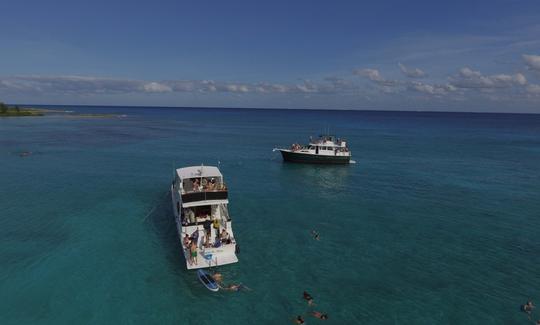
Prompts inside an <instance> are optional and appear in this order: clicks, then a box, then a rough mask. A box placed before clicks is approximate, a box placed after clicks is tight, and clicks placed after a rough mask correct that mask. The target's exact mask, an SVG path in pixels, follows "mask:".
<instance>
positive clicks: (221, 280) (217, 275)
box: [212, 272, 223, 283]
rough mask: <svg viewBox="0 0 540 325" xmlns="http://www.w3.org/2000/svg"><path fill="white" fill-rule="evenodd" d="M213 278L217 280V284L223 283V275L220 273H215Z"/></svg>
mask: <svg viewBox="0 0 540 325" xmlns="http://www.w3.org/2000/svg"><path fill="white" fill-rule="evenodd" d="M212 277H213V278H214V280H216V282H218V283H220V282H223V275H222V274H221V273H218V272H215V273H214V274H213V275H212Z"/></svg>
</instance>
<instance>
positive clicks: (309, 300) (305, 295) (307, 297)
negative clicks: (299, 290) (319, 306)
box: [304, 291, 313, 306]
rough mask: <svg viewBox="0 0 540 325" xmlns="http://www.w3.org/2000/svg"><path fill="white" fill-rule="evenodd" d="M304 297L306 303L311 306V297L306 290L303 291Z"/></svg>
mask: <svg viewBox="0 0 540 325" xmlns="http://www.w3.org/2000/svg"><path fill="white" fill-rule="evenodd" d="M304 299H306V300H307V304H308V305H309V306H313V297H312V296H311V295H310V294H309V293H307V292H306V291H304Z"/></svg>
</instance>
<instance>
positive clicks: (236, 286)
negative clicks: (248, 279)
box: [221, 283, 251, 291]
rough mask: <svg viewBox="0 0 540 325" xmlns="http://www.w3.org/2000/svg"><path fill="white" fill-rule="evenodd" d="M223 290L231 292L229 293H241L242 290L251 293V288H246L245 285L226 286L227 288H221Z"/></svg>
mask: <svg viewBox="0 0 540 325" xmlns="http://www.w3.org/2000/svg"><path fill="white" fill-rule="evenodd" d="M221 289H223V290H229V291H240V290H248V291H251V289H250V288H248V287H246V286H245V285H243V284H242V283H239V284H229V285H228V286H226V287H221Z"/></svg>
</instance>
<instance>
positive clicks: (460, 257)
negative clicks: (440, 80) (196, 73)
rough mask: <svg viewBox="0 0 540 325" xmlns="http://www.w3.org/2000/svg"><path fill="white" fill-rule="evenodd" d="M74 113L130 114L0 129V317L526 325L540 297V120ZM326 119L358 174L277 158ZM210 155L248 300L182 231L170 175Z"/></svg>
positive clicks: (127, 110)
mask: <svg viewBox="0 0 540 325" xmlns="http://www.w3.org/2000/svg"><path fill="white" fill-rule="evenodd" d="M68 109H72V110H75V111H77V112H90V113H117V114H127V117H124V118H110V119H108V118H107V119H101V118H67V117H64V116H45V117H36V118H30V117H25V118H4V119H0V207H1V210H0V211H1V212H0V323H1V324H30V323H40V324H73V323H77V324H227V323H228V324H291V323H292V322H291V320H292V318H293V317H295V316H296V315H298V314H304V315H305V314H306V313H307V312H308V311H310V310H312V309H314V310H319V311H323V312H327V313H328V314H329V316H330V317H329V320H328V321H326V322H325V324H528V323H529V322H528V320H527V317H526V315H524V314H523V313H521V312H520V311H519V305H520V304H522V303H524V302H525V301H526V300H527V299H528V298H531V299H533V301H537V302H538V303H539V304H540V277H539V276H538V274H539V265H540V263H539V262H540V253H539V252H540V250H539V249H540V233H539V229H540V115H517V114H516V115H514V114H467V113H405V112H352V111H309V110H249V109H187V108H186V109H175V108H135V107H75V108H73V107H69V108H68ZM327 127H329V128H330V131H331V132H334V133H336V134H337V135H338V136H340V137H343V138H347V139H348V141H349V145H350V147H351V150H352V152H353V159H354V160H356V162H357V163H356V164H354V165H349V166H311V165H295V164H284V163H282V161H281V157H280V156H279V155H278V154H277V153H273V152H272V148H274V147H276V146H289V145H290V144H291V143H293V142H305V140H307V138H308V137H309V136H310V135H316V134H318V133H320V132H321V131H322V130H324V129H325V128H327ZM23 151H31V152H32V155H30V156H27V157H20V156H19V153H20V152H23ZM218 161H219V162H220V168H221V170H222V172H223V173H224V176H225V179H226V181H227V183H228V186H229V190H230V205H229V210H230V214H231V217H232V218H233V227H234V231H235V235H236V237H237V240H238V242H239V244H240V246H241V253H240V256H239V258H240V263H238V264H235V265H230V266H223V267H221V268H220V272H222V273H223V274H224V276H225V282H242V283H244V284H246V285H248V286H249V287H250V288H252V289H253V291H250V292H239V293H230V292H219V293H217V294H214V293H211V292H209V291H208V290H206V289H205V288H204V287H203V286H202V285H201V284H200V283H199V282H198V280H197V279H196V277H195V273H194V272H193V271H186V270H185V262H184V260H183V257H182V255H181V249H180V244H179V240H178V238H177V237H176V232H175V225H174V221H173V217H172V208H171V203H170V198H169V196H168V192H167V190H168V186H169V184H170V181H171V179H172V175H173V168H174V167H182V166H187V165H199V164H201V163H204V164H205V165H216V164H218ZM311 229H316V230H318V231H319V233H320V234H321V240H320V241H315V240H313V239H312V238H311V237H310V230H311ZM303 290H307V291H308V292H310V293H311V294H312V295H313V296H314V297H315V303H316V306H315V307H313V308H309V307H308V306H307V305H306V304H305V302H304V301H303V299H302V292H303ZM533 316H534V317H535V319H540V312H538V311H535V313H534V315H533ZM306 318H307V321H308V322H307V324H316V323H319V322H321V321H319V320H316V319H313V318H309V317H306Z"/></svg>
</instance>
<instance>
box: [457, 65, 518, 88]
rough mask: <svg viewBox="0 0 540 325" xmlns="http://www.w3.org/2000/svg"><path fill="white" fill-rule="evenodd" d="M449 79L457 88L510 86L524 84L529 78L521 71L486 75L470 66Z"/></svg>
mask: <svg viewBox="0 0 540 325" xmlns="http://www.w3.org/2000/svg"><path fill="white" fill-rule="evenodd" d="M449 79H450V83H451V85H453V86H454V87H457V88H509V87H512V86H523V85H525V84H526V83H527V79H526V78H525V76H524V75H523V74H521V73H517V74H515V75H508V74H497V75H491V76H485V75H483V74H482V73H480V72H479V71H474V70H472V69H470V68H468V67H465V68H461V69H460V70H459V73H458V74H457V75H456V76H454V77H450V78H449Z"/></svg>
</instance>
